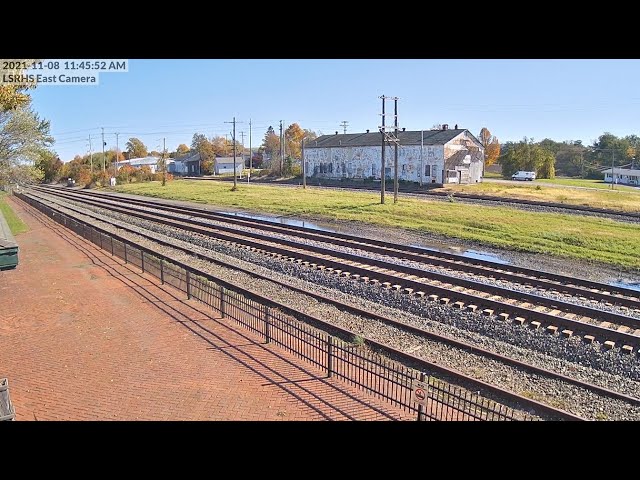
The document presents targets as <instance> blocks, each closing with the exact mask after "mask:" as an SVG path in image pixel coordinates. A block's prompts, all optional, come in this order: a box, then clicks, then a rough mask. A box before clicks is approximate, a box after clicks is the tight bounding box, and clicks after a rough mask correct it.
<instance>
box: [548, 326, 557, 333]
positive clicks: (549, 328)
mask: <svg viewBox="0 0 640 480" xmlns="http://www.w3.org/2000/svg"><path fill="white" fill-rule="evenodd" d="M547 333H550V334H551V335H554V334H556V333H558V327H556V326H555V325H549V326H548V327H547Z"/></svg>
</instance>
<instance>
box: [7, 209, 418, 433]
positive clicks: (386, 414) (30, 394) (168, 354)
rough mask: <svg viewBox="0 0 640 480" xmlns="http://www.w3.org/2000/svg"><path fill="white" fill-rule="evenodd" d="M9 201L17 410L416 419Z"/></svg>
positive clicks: (70, 416)
mask: <svg viewBox="0 0 640 480" xmlns="http://www.w3.org/2000/svg"><path fill="white" fill-rule="evenodd" d="M9 203H10V205H11V206H12V207H13V208H14V210H15V211H16V213H17V214H18V215H19V216H20V217H21V218H22V220H23V221H24V222H25V223H26V224H27V225H28V226H29V227H30V230H29V231H28V232H26V233H23V234H21V235H19V238H18V241H19V242H20V255H21V257H20V264H19V265H18V267H17V268H16V269H15V270H8V271H4V272H0V342H1V344H0V377H6V378H8V379H9V382H10V384H11V400H12V402H13V404H14V407H15V412H16V420H18V421H20V420H388V419H406V420H408V419H411V420H413V419H414V416H413V415H411V414H408V413H406V412H403V411H401V410H398V409H396V408H393V407H391V406H390V405H388V404H386V403H384V402H382V401H380V400H377V399H375V398H374V397H372V396H369V395H367V394H366V393H364V392H361V391H359V390H356V389H353V388H351V387H348V386H346V385H345V384H343V383H342V382H340V381H338V380H335V379H327V378H326V377H325V375H324V372H320V371H318V370H316V369H314V368H312V367H310V366H308V365H305V364H304V363H302V362H301V361H300V360H298V359H296V358H295V357H293V356H291V355H288V354H286V353H284V352H283V351H281V350H279V349H278V348H277V347H274V346H271V345H264V344H263V343H261V342H262V339H259V338H257V337H255V336H253V335H251V334H250V333H248V332H247V331H244V330H242V329H239V328H238V327H236V326H235V325H234V324H233V323H231V322H230V321H228V320H221V319H220V318H218V317H216V315H215V314H214V313H213V312H212V311H211V310H209V309H208V308H207V307H205V306H204V305H202V304H199V303H197V302H194V301H191V300H186V299H185V298H184V294H183V293H181V292H178V291H177V290H174V289H172V288H171V287H167V286H166V285H165V286H162V287H161V286H160V285H159V281H157V280H156V279H154V278H152V277H150V276H147V275H145V274H141V273H140V270H139V269H138V268H136V267H134V266H132V265H125V264H123V262H122V261H120V260H119V259H117V258H113V257H111V255H110V254H108V253H106V252H104V251H101V250H100V249H98V248H97V247H95V246H94V245H93V244H91V243H89V242H87V241H86V240H84V239H82V238H81V237H78V236H77V235H75V234H74V233H73V232H71V231H69V230H67V229H65V228H64V227H62V226H60V225H58V224H55V223H53V222H52V221H50V220H48V219H46V217H43V216H42V215H41V214H39V213H38V212H37V211H35V210H34V209H32V208H30V207H28V206H26V205H25V204H24V203H22V202H20V201H19V200H17V199H15V198H11V199H10V200H9Z"/></svg>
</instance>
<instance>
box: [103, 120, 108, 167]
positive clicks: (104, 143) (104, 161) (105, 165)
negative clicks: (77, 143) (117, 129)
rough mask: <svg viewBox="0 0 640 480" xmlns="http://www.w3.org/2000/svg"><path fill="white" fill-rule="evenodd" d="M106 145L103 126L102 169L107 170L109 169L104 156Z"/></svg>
mask: <svg viewBox="0 0 640 480" xmlns="http://www.w3.org/2000/svg"><path fill="white" fill-rule="evenodd" d="M105 145H106V142H105V141H104V127H102V171H103V172H106V171H107V161H106V160H105V158H104V146H105Z"/></svg>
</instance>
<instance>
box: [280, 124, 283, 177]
mask: <svg viewBox="0 0 640 480" xmlns="http://www.w3.org/2000/svg"><path fill="white" fill-rule="evenodd" d="M283 143H284V142H283V141H282V120H280V176H282V167H283V165H284V161H283V159H282V152H283V149H282V147H283Z"/></svg>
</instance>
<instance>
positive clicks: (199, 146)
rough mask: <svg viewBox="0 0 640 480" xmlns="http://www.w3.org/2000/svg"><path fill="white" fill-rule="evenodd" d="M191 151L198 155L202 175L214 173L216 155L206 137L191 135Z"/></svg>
mask: <svg viewBox="0 0 640 480" xmlns="http://www.w3.org/2000/svg"><path fill="white" fill-rule="evenodd" d="M191 151H193V152H198V153H199V154H200V169H201V171H202V172H203V173H208V174H212V173H214V171H215V158H216V153H215V150H214V147H213V144H212V143H211V142H210V141H209V139H207V137H206V135H204V134H202V133H194V134H193V138H192V139H191Z"/></svg>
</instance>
